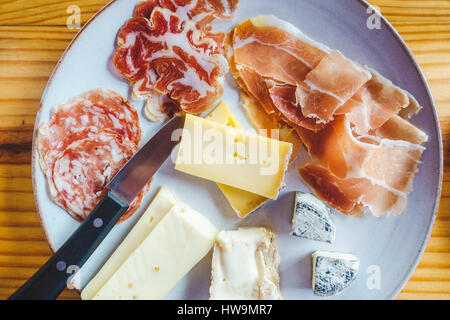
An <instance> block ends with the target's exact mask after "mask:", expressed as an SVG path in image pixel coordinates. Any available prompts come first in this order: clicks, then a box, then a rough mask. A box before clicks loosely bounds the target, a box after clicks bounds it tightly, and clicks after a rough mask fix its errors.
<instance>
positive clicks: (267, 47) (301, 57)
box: [232, 16, 328, 85]
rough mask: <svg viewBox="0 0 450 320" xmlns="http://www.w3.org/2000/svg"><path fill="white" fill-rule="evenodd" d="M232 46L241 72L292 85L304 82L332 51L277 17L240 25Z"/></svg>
mask: <svg viewBox="0 0 450 320" xmlns="http://www.w3.org/2000/svg"><path fill="white" fill-rule="evenodd" d="M232 42H233V43H232V45H233V54H234V63H235V64H236V65H237V66H238V69H239V68H242V67H245V68H247V69H251V70H253V71H254V72H256V73H258V74H259V75H260V76H262V77H265V78H269V79H273V80H275V81H277V82H281V83H286V84H291V85H296V84H297V83H300V82H302V81H303V80H304V79H305V77H306V75H307V73H308V72H310V71H311V70H312V69H313V68H314V67H315V66H316V65H317V64H318V63H319V62H320V61H321V59H322V58H324V57H325V56H326V50H328V49H327V48H326V47H325V46H322V45H320V44H318V43H316V42H314V41H313V40H311V39H309V38H308V37H307V36H306V35H304V34H303V33H301V32H300V31H299V30H298V29H296V28H295V27H294V26H292V25H291V24H288V23H287V22H284V21H282V20H279V19H277V18H276V17H274V16H259V17H255V18H252V19H249V20H247V21H244V22H242V23H240V24H239V25H237V26H236V28H235V29H234V30H233V40H232ZM268 59H270V62H269V63H268Z"/></svg>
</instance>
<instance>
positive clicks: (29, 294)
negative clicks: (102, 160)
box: [8, 192, 128, 300]
mask: <svg viewBox="0 0 450 320" xmlns="http://www.w3.org/2000/svg"><path fill="white" fill-rule="evenodd" d="M127 210H128V205H127V204H125V203H124V202H123V201H121V200H120V199H119V198H118V197H116V196H115V195H114V194H113V193H111V192H108V194H107V195H106V196H105V197H104V198H103V199H102V200H101V201H100V203H99V204H98V205H97V207H96V208H95V209H94V210H93V211H92V212H91V214H90V215H89V216H88V217H87V218H86V220H84V222H83V223H82V224H81V225H80V226H79V227H78V229H77V230H76V231H75V232H74V233H73V234H72V236H71V237H70V238H69V240H67V241H66V243H65V244H64V245H63V246H62V247H61V248H60V249H59V250H58V251H57V252H56V253H55V254H54V255H53V256H52V257H51V258H50V259H49V260H48V261H47V262H46V263H45V265H44V266H42V267H41V268H40V269H39V270H38V271H37V272H36V273H35V274H34V275H33V277H31V278H30V279H29V280H28V281H27V282H26V283H25V284H24V285H23V286H22V287H21V288H19V289H18V290H17V291H16V292H15V293H14V294H13V295H12V296H10V297H9V298H8V299H10V300H52V299H56V298H57V297H58V296H59V295H60V294H61V292H62V291H63V290H64V288H65V287H66V286H67V281H68V279H69V278H70V277H73V274H71V272H72V271H75V270H79V268H81V267H82V266H83V264H84V263H85V262H86V260H87V259H88V258H89V257H90V256H91V254H92V253H93V252H94V250H95V249H96V248H97V246H98V245H99V244H100V243H101V242H102V240H103V239H104V238H105V237H106V235H107V234H108V233H109V231H111V229H112V228H113V227H114V226H115V224H116V223H117V221H119V219H120V218H121V217H122V215H123V214H124V213H125V212H126V211H127Z"/></svg>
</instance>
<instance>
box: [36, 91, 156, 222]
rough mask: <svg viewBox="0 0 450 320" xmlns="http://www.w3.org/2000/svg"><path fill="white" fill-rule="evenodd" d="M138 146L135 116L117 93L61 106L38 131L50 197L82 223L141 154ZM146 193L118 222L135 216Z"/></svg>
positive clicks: (81, 98)
mask: <svg viewBox="0 0 450 320" xmlns="http://www.w3.org/2000/svg"><path fill="white" fill-rule="evenodd" d="M140 140H141V127H140V125H139V117H138V115H137V112H136V111H135V110H134V108H133V107H131V105H130V104H129V103H128V101H127V100H126V99H124V98H123V97H121V96H120V95H118V94H117V93H115V92H113V91H110V90H106V89H96V90H92V91H89V92H86V93H84V94H81V95H79V96H77V97H75V98H72V99H70V100H69V101H68V102H66V103H63V104H60V105H58V106H57V107H55V109H54V110H53V112H52V114H51V117H50V121H49V122H48V123H44V124H43V125H42V126H41V127H40V128H39V135H38V139H37V141H38V151H39V156H40V157H39V161H40V164H41V168H42V170H43V172H44V174H45V175H46V178H47V184H48V187H49V193H50V197H51V198H52V200H53V201H54V202H55V203H56V204H57V205H59V206H60V207H62V208H64V209H65V210H67V211H68V212H69V213H70V214H71V215H72V216H73V217H74V218H76V219H78V220H83V219H84V218H85V217H86V216H87V214H89V213H90V212H91V210H92V209H93V208H94V206H95V205H96V204H97V203H98V201H99V200H100V199H101V197H102V196H103V195H104V193H105V192H106V190H105V187H106V185H107V183H108V182H109V180H110V179H111V178H112V177H113V176H114V175H115V174H116V173H117V171H118V170H119V169H120V167H121V166H123V164H125V162H126V161H127V160H128V159H129V158H130V157H131V156H132V155H133V154H134V153H135V152H136V151H137V149H138V145H139V142H140ZM148 187H149V185H148ZM148 187H147V188H146V189H145V190H143V191H142V192H141V194H139V196H138V197H137V198H136V199H135V200H134V201H133V203H132V204H131V205H130V209H129V210H128V211H127V212H126V214H125V215H124V216H123V217H122V218H121V220H120V221H124V220H125V219H127V218H128V217H129V216H131V215H132V214H133V213H134V212H135V211H136V210H137V208H138V207H139V205H140V202H141V200H142V197H143V195H144V193H145V192H147V191H148Z"/></svg>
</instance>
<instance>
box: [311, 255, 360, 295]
mask: <svg viewBox="0 0 450 320" xmlns="http://www.w3.org/2000/svg"><path fill="white" fill-rule="evenodd" d="M312 258H313V276H312V288H313V291H314V294H315V295H316V296H321V297H328V296H333V295H336V294H339V293H341V292H342V291H343V290H344V289H345V288H347V287H348V286H349V285H350V284H351V283H352V282H353V281H354V280H355V279H356V276H357V275H358V271H359V258H358V257H356V256H354V255H352V254H348V253H335V252H325V251H316V252H314V253H313V255H312Z"/></svg>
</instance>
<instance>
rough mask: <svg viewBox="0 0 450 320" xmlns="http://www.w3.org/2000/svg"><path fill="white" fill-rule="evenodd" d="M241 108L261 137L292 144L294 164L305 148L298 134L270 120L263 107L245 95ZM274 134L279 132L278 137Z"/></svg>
mask: <svg viewBox="0 0 450 320" xmlns="http://www.w3.org/2000/svg"><path fill="white" fill-rule="evenodd" d="M241 107H242V109H244V111H245V113H246V115H247V118H248V120H249V121H250V123H251V125H252V126H253V128H254V129H256V130H258V132H259V134H260V135H264V136H267V137H269V138H272V139H278V140H281V141H285V142H289V143H292V156H291V160H290V163H292V162H294V161H295V159H296V158H297V156H298V154H299V153H300V150H301V149H302V146H303V144H302V141H301V140H300V137H299V136H298V135H297V132H296V131H295V130H294V129H293V128H291V127H290V126H288V125H286V124H284V123H277V121H276V120H272V119H269V117H268V115H267V113H266V112H265V111H264V109H263V108H262V107H261V105H260V104H259V103H258V102H256V101H255V100H254V99H253V98H251V97H249V96H248V95H247V94H245V93H242V94H241ZM274 130H276V131H274ZM274 132H277V133H278V135H275V134H273V133H274Z"/></svg>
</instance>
